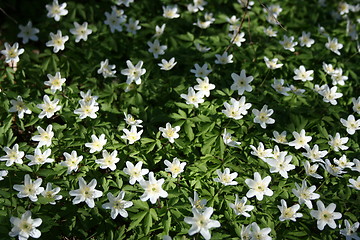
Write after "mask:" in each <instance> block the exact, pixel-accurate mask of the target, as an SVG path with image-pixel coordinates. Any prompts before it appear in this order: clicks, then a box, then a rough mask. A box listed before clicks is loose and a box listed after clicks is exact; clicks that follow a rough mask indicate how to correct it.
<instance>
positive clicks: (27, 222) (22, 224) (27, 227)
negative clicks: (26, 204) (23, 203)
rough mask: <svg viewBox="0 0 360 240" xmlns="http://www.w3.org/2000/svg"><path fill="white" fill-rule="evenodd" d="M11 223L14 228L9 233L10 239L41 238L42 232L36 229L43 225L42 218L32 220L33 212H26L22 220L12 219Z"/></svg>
mask: <svg viewBox="0 0 360 240" xmlns="http://www.w3.org/2000/svg"><path fill="white" fill-rule="evenodd" d="M10 222H11V224H12V225H14V226H13V228H12V229H11V231H10V232H9V236H10V237H16V236H19V238H18V239H19V240H27V239H28V238H29V237H32V238H39V237H40V236H41V232H40V231H39V230H38V229H36V228H37V227H39V226H40V225H41V223H42V220H41V218H35V219H32V218H31V212H30V211H26V212H25V213H24V214H23V215H21V218H17V217H11V218H10Z"/></svg>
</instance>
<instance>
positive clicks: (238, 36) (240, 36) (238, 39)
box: [229, 29, 246, 47]
mask: <svg viewBox="0 0 360 240" xmlns="http://www.w3.org/2000/svg"><path fill="white" fill-rule="evenodd" d="M244 36H245V33H244V32H238V31H237V29H236V30H234V32H233V33H229V37H230V39H231V40H230V43H232V44H235V45H236V46H238V47H241V44H242V43H243V42H245V41H246V39H245V38H244Z"/></svg>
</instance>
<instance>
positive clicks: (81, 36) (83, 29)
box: [70, 22, 92, 42]
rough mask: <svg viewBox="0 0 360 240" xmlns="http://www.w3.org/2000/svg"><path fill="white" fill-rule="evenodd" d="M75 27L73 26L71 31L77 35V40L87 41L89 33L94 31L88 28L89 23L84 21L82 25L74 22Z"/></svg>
mask: <svg viewBox="0 0 360 240" xmlns="http://www.w3.org/2000/svg"><path fill="white" fill-rule="evenodd" d="M74 27H75V28H71V29H70V32H71V33H72V34H73V35H75V42H80V40H84V41H87V39H88V35H90V34H91V33H92V30H91V29H88V23H87V22H84V23H83V24H82V25H80V24H79V23H77V22H74Z"/></svg>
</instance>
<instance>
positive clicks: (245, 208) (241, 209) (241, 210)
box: [229, 194, 254, 217]
mask: <svg viewBox="0 0 360 240" xmlns="http://www.w3.org/2000/svg"><path fill="white" fill-rule="evenodd" d="M247 200H248V199H247V197H243V198H242V199H241V200H240V201H239V196H238V195H237V194H235V203H229V206H230V207H231V208H232V209H234V212H235V214H236V215H244V216H245V217H250V214H249V213H247V212H249V211H252V210H253V209H254V206H253V205H246V202H247Z"/></svg>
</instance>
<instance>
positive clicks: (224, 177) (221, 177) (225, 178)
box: [214, 168, 238, 186]
mask: <svg viewBox="0 0 360 240" xmlns="http://www.w3.org/2000/svg"><path fill="white" fill-rule="evenodd" d="M216 173H217V175H218V177H217V178H214V181H215V182H219V183H222V184H224V186H228V185H237V184H238V183H237V182H236V181H233V180H234V179H235V178H236V177H237V176H238V173H237V172H234V173H230V169H229V168H225V170H224V172H223V173H222V172H221V170H220V169H217V170H216Z"/></svg>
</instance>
